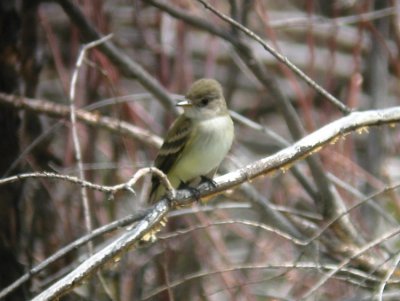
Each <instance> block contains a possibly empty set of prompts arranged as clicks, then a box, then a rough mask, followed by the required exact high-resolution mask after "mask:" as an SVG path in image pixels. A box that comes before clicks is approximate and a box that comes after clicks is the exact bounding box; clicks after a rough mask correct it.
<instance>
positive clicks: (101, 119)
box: [0, 93, 162, 148]
mask: <svg viewBox="0 0 400 301" xmlns="http://www.w3.org/2000/svg"><path fill="white" fill-rule="evenodd" d="M0 103H3V104H6V105H9V106H13V107H15V108H17V109H25V110H29V111H32V112H36V113H42V114H46V115H47V116H50V117H64V118H67V117H68V116H69V114H70V109H69V108H68V106H64V105H60V104H55V103H52V102H49V101H45V100H40V99H32V98H26V97H22V96H16V95H11V94H5V93H0ZM76 118H77V119H78V120H80V121H82V122H85V123H86V124H88V125H91V126H98V127H101V128H104V129H106V130H109V131H111V132H113V133H118V134H120V135H126V136H128V137H131V138H134V139H138V140H140V141H142V142H144V143H146V144H149V145H152V146H154V147H157V148H158V147H160V146H161V143H162V139H161V138H160V137H158V136H156V135H154V134H153V133H151V132H150V131H148V130H145V129H142V128H139V127H137V126H134V125H132V124H130V123H127V122H125V121H121V120H117V119H114V118H112V117H107V116H101V115H100V114H99V113H97V112H96V113H90V112H87V111H85V110H83V109H78V110H76Z"/></svg>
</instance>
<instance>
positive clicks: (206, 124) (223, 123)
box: [174, 116, 233, 182]
mask: <svg viewBox="0 0 400 301" xmlns="http://www.w3.org/2000/svg"><path fill="white" fill-rule="evenodd" d="M232 141H233V122H232V119H231V118H230V117H229V116H219V117H215V118H213V119H208V120H204V121H201V122H199V123H198V124H197V125H196V126H195V132H193V137H192V141H191V142H190V147H188V149H187V150H186V149H185V150H184V151H183V154H182V156H181V159H180V160H179V162H178V164H177V166H176V168H174V169H175V170H176V174H175V176H176V177H178V178H179V179H180V180H181V181H184V182H186V181H190V180H191V179H194V178H196V177H199V176H201V175H207V174H208V173H209V172H211V171H212V170H213V169H215V168H217V167H218V166H219V164H220V163H221V161H222V160H223V159H224V157H225V156H226V154H227V153H228V151H229V149H230V148H231V145H232Z"/></svg>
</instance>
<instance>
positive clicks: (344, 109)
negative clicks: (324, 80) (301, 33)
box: [197, 0, 352, 114]
mask: <svg viewBox="0 0 400 301" xmlns="http://www.w3.org/2000/svg"><path fill="white" fill-rule="evenodd" d="M197 1H199V2H200V3H202V4H203V5H204V7H205V8H207V9H208V10H210V11H212V12H213V13H214V14H216V15H217V16H218V17H220V18H221V19H223V20H225V21H226V22H228V23H229V24H231V25H233V26H235V27H236V28H238V29H240V31H242V32H243V33H245V34H246V35H247V36H248V37H250V38H251V39H253V40H255V41H257V42H258V43H260V44H261V46H263V47H264V49H265V50H267V51H268V52H269V53H271V54H272V55H273V56H274V57H275V58H276V59H277V60H279V61H280V62H281V63H283V64H285V65H286V66H287V67H288V68H289V69H290V70H292V71H293V72H294V73H296V74H297V75H298V76H300V77H301V78H302V79H303V80H304V81H305V82H306V83H307V84H308V85H310V87H312V88H313V89H315V90H316V91H317V92H318V93H320V94H321V95H322V96H324V97H325V98H326V99H328V100H329V101H330V102H331V103H332V104H333V105H335V106H336V107H337V108H338V109H339V110H340V111H341V112H343V113H345V114H349V113H350V112H351V111H352V110H351V109H350V108H348V107H347V106H346V105H345V104H343V103H342V102H341V101H340V100H339V99H337V98H336V97H335V96H333V95H332V94H330V93H329V92H328V91H326V90H325V89H324V88H322V87H321V86H320V85H318V84H317V83H316V82H315V81H314V80H312V79H311V78H310V77H308V76H307V75H306V74H305V73H304V72H303V71H301V70H300V69H299V68H298V67H297V66H296V65H294V64H293V63H292V62H290V61H289V59H288V58H287V57H285V56H284V55H282V54H280V53H279V52H277V51H276V50H275V49H273V48H272V47H271V46H269V45H268V44H267V43H266V42H265V41H264V40H263V39H262V38H260V37H259V36H258V35H257V34H255V33H254V32H253V31H251V30H250V29H248V28H247V27H245V26H243V25H242V24H240V23H239V22H237V21H235V20H233V19H232V18H230V17H228V16H227V15H225V14H223V13H221V12H220V11H218V10H217V9H215V8H214V7H213V6H211V5H210V4H209V3H208V2H207V1H205V0H197Z"/></svg>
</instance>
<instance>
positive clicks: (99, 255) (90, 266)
mask: <svg viewBox="0 0 400 301" xmlns="http://www.w3.org/2000/svg"><path fill="white" fill-rule="evenodd" d="M169 210H170V207H169V204H168V201H166V200H164V201H160V202H158V203H157V204H156V205H155V206H154V210H152V211H150V212H149V213H148V214H147V215H146V216H145V217H144V219H142V220H141V221H139V222H138V223H137V224H136V225H135V226H134V227H133V228H132V230H129V231H127V232H126V233H124V234H122V235H121V236H120V237H119V238H117V239H116V240H115V241H113V242H112V243H110V244H109V245H107V246H106V247H105V248H104V249H101V250H100V251H98V252H96V253H94V254H93V255H92V256H90V257H89V258H88V259H87V260H85V261H84V262H82V263H81V264H80V265H79V266H78V267H77V268H76V269H74V270H73V271H72V272H70V273H69V274H68V275H66V276H65V277H63V278H62V279H60V280H58V281H57V282H56V283H54V284H53V285H52V286H50V287H49V288H48V289H46V290H45V291H43V292H42V293H41V294H39V295H38V296H36V297H35V298H33V299H32V301H46V300H54V299H57V298H59V297H60V296H61V295H63V294H65V293H66V292H67V291H69V290H71V289H73V288H74V287H76V286H77V285H79V284H80V283H81V282H82V281H83V280H84V279H85V278H87V277H88V276H89V275H91V274H93V273H95V272H96V271H97V270H98V269H99V268H100V267H101V266H102V265H104V264H105V263H107V262H109V261H111V260H112V259H113V258H116V257H118V256H119V255H121V253H122V252H123V251H126V250H128V249H129V248H131V247H132V246H134V245H135V243H137V242H138V241H139V240H140V239H141V238H142V237H143V236H144V235H146V233H148V232H149V230H151V229H152V228H153V227H154V226H156V225H158V224H159V223H160V222H161V221H162V220H163V218H164V217H165V215H166V214H167V212H168V211H169Z"/></svg>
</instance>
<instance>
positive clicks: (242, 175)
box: [34, 107, 400, 301]
mask: <svg viewBox="0 0 400 301" xmlns="http://www.w3.org/2000/svg"><path fill="white" fill-rule="evenodd" d="M395 122H397V123H398V122H400V107H395V108H390V109H383V110H375V111H366V112H354V113H352V114H350V115H348V116H346V117H343V118H341V119H339V120H336V121H334V122H332V123H331V124H328V125H326V126H324V127H322V128H321V129H319V130H317V131H315V132H314V133H312V134H310V135H308V136H306V137H304V138H303V139H301V140H300V141H298V142H297V143H295V144H294V145H292V146H290V147H288V148H285V149H283V150H281V151H280V152H278V153H276V154H274V155H272V156H270V157H267V158H263V159H261V160H258V161H256V162H253V163H251V164H248V165H247V166H245V167H243V168H241V169H239V170H236V171H233V172H231V173H228V174H225V175H223V176H221V177H218V178H216V179H214V180H215V182H216V187H213V186H212V185H209V184H207V183H204V184H202V185H200V186H199V187H198V190H199V196H200V197H211V196H214V195H216V194H219V193H222V192H223V191H225V190H227V189H231V188H233V187H235V186H237V185H239V184H241V183H243V182H246V181H249V180H251V179H254V178H256V177H259V176H261V175H265V174H267V173H270V172H273V171H277V170H282V171H286V170H287V169H288V168H290V165H291V164H293V163H294V162H295V161H297V160H300V159H303V158H304V157H306V156H310V155H311V154H312V153H314V152H316V151H319V150H320V149H321V147H322V146H324V145H327V144H328V143H329V142H332V141H335V140H336V139H339V138H340V137H344V135H345V134H346V133H348V132H351V131H355V130H358V131H359V132H362V131H363V130H365V128H366V127H368V126H372V125H382V124H393V123H395ZM193 202H194V200H193V195H192V193H191V191H190V190H188V189H186V190H180V191H177V193H176V196H175V198H173V199H172V202H171V199H167V198H164V199H162V200H161V201H160V202H158V203H157V204H156V205H155V206H154V209H153V210H152V211H151V212H150V213H148V214H147V215H146V217H145V218H144V219H143V220H142V221H140V222H139V223H138V224H137V225H136V226H135V227H134V228H133V229H132V231H130V232H128V233H126V234H124V235H123V236H121V237H120V238H119V239H117V240H116V241H115V242H113V243H111V244H110V245H108V246H107V247H106V248H104V249H102V250H101V251H99V252H97V253H96V254H94V255H93V256H92V257H90V258H89V259H88V260H87V261H85V262H84V263H82V264H81V265H80V266H79V267H78V268H77V269H76V270H74V271H72V272H71V273H70V274H68V275H67V276H65V277H64V278H62V279H60V280H59V281H58V282H56V283H55V284H54V285H52V286H51V287H50V288H49V289H47V290H46V291H44V292H43V293H42V294H40V295H39V296H37V297H36V298H35V299H34V300H35V301H38V300H52V299H54V298H57V297H59V296H60V295H62V294H63V293H65V292H67V291H68V290H70V289H72V288H73V287H75V286H77V285H78V284H79V283H80V282H81V281H82V280H83V279H84V278H85V277H88V276H89V275H90V274H91V273H92V272H93V271H95V270H97V269H98V268H99V267H100V266H102V265H103V264H105V263H106V262H108V261H109V260H111V259H112V258H114V257H115V256H118V255H119V254H121V253H122V252H123V251H126V250H127V249H129V248H130V247H131V246H132V245H134V244H135V243H136V242H138V241H139V240H140V239H141V238H142V237H143V236H144V235H146V234H148V233H150V232H152V229H153V227H155V226H157V225H158V223H159V222H160V221H162V220H163V218H164V216H165V215H166V214H167V213H168V212H169V211H170V210H171V209H172V208H171V207H170V204H174V205H177V206H181V205H190V204H192V203H193ZM399 231H400V230H399V229H395V230H394V231H392V232H390V233H388V234H387V235H385V236H383V238H382V240H379V241H375V242H372V243H370V244H368V245H365V246H364V247H363V248H360V249H357V252H354V253H353V254H352V256H351V257H348V258H347V259H346V261H344V262H342V264H341V265H340V266H339V268H338V269H337V270H336V269H335V270H334V271H333V272H332V275H334V274H336V273H337V272H338V271H339V270H340V269H341V268H343V267H344V266H345V265H347V264H348V262H350V261H351V260H352V259H355V258H357V257H359V256H360V255H362V254H363V253H364V252H365V251H367V250H369V249H370V248H371V247H372V246H373V245H375V244H378V243H381V242H382V241H384V240H385V239H387V238H389V237H391V236H393V235H396V234H397V233H398V232H399ZM324 279H325V278H324ZM326 280H327V279H325V280H324V281H326ZM322 284H323V283H322ZM322 284H321V285H322Z"/></svg>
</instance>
